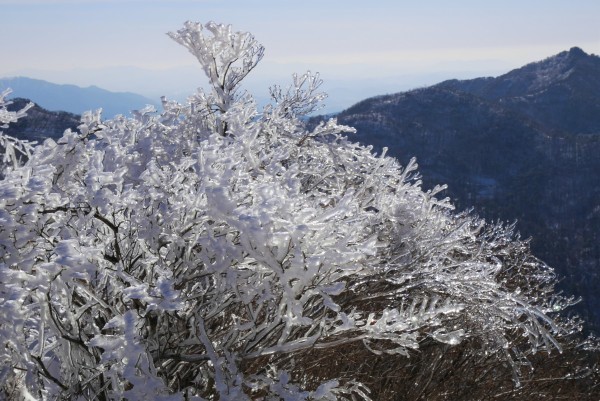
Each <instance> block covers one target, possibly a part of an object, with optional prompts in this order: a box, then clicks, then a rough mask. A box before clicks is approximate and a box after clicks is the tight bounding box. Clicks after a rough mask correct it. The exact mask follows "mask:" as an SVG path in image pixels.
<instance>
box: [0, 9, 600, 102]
mask: <svg viewBox="0 0 600 401" xmlns="http://www.w3.org/2000/svg"><path fill="white" fill-rule="evenodd" d="M185 20H194V21H200V22H206V21H209V20H214V21H217V22H223V23H230V24H232V25H233V27H234V29H236V30H243V31H250V32H252V33H253V34H254V35H255V37H256V38H257V39H258V40H259V41H260V42H261V43H262V44H263V45H264V46H265V47H266V52H265V58H264V60H263V63H262V66H261V67H260V68H259V69H257V70H256V72H255V74H254V77H253V78H252V80H251V81H250V84H249V85H250V86H251V87H252V86H256V87H259V86H265V85H266V83H267V82H272V81H274V82H283V79H284V78H283V77H287V76H289V75H291V73H293V72H304V71H305V70H306V69H311V70H312V71H319V72H320V73H321V76H322V77H323V78H324V80H325V82H326V85H325V89H326V90H328V91H329V92H330V100H329V101H330V102H331V104H335V105H336V106H335V107H341V106H342V105H343V104H344V102H346V103H348V102H350V103H351V102H353V101H355V100H359V99H361V98H364V97H366V96H371V95H375V94H380V93H389V92H395V91H399V90H405V89H408V88H411V87H415V86H421V85H425V84H432V83H435V82H438V81H440V80H443V79H446V78H453V77H458V78H466V77H475V76H481V75H497V74H500V73H503V72H506V71H508V70H509V69H511V68H515V67H519V66H521V65H523V64H525V63H527V62H531V61H536V60H539V59H543V58H545V57H548V56H551V55H553V54H556V53H558V52H560V51H562V50H566V49H568V48H570V47H572V46H579V47H581V48H583V50H585V51H586V52H588V53H595V54H599V53H600V1H598V0H563V1H557V0H502V1H495V2H491V1H483V0H478V1H475V0H454V1H448V0H447V1H441V0H437V1H436V0H429V1H427V0H423V1H416V0H413V1H403V0H379V1H368V2H367V1H365V0H363V1H355V0H343V1H342V0H339V1H338V0H329V1H328V0H320V1H316V0H296V1H286V0H279V1H275V0H265V1H250V0H246V1H243V0H229V1H225V0H197V1H195V0H0V54H1V62H0V77H3V76H16V75H25V76H31V77H35V78H41V79H47V80H50V81H54V82H59V83H74V84H78V85H83V86H86V85H91V84H96V85H98V86H101V87H105V88H107V89H111V90H119V91H133V92H138V93H142V94H145V95H148V96H158V95H159V94H167V95H171V96H176V95H177V94H180V93H183V92H186V91H187V92H192V91H193V90H194V88H195V87H196V86H199V85H201V84H202V83H203V78H202V76H201V74H200V73H199V72H198V70H197V69H196V68H195V66H194V58H193V57H192V56H191V55H189V54H188V53H187V52H186V50H185V49H184V48H182V47H181V46H179V45H177V44H176V43H175V42H173V41H172V40H171V39H169V38H168V37H167V36H166V35H165V33H166V32H167V31H170V30H177V29H178V28H179V27H181V25H182V23H183V22H184V21H185ZM188 87H189V90H188V89H187V88H188ZM335 96H339V98H335ZM338 104H339V106H338ZM349 105H350V104H347V105H346V106H349Z"/></svg>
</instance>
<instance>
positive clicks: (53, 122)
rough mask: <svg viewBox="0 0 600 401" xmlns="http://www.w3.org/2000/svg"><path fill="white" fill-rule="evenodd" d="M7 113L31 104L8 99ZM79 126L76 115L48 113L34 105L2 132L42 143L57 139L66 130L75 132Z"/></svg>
mask: <svg viewBox="0 0 600 401" xmlns="http://www.w3.org/2000/svg"><path fill="white" fill-rule="evenodd" d="M10 101H11V102H12V103H11V104H9V105H8V107H7V109H8V110H9V111H15V110H20V109H22V108H23V107H25V105H27V104H28V103H30V102H31V100H29V99H25V98H21V97H17V98H13V99H10ZM79 124H80V117H79V116H78V115H77V114H73V113H69V112H66V111H49V110H46V109H44V108H43V107H40V106H38V105H35V104H34V106H33V107H32V108H31V109H29V110H28V111H27V116H26V117H24V118H21V119H19V120H18V121H17V122H15V123H13V124H10V125H9V126H8V128H7V129H4V130H2V131H3V132H4V133H5V134H7V135H10V136H13V137H16V138H20V139H26V140H29V141H37V142H40V143H41V142H43V141H44V140H45V139H46V138H53V139H58V138H60V137H61V136H62V134H63V132H64V131H65V130H66V129H72V130H76V129H77V126H78V125H79Z"/></svg>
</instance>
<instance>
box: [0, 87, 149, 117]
mask: <svg viewBox="0 0 600 401" xmlns="http://www.w3.org/2000/svg"><path fill="white" fill-rule="evenodd" d="M7 88H10V89H12V91H13V92H12V94H11V96H13V97H21V98H28V99H31V100H32V101H33V102H34V103H36V104H38V105H40V106H41V107H43V108H45V109H47V110H51V111H67V112H70V113H73V114H82V113H83V112H85V111H87V110H96V109H99V108H102V115H103V116H104V118H112V117H114V116H115V115H117V114H123V115H126V116H128V115H129V112H130V111H132V110H139V109H142V108H144V107H145V106H146V105H148V104H150V105H153V106H155V107H156V108H157V109H158V108H160V104H159V102H157V101H155V100H152V99H148V98H146V97H144V96H141V95H138V94H135V93H130V92H110V91H107V90H105V89H101V88H98V87H97V86H90V87H87V88H81V87H79V86H75V85H59V84H54V83H51V82H47V81H43V80H39V79H32V78H26V77H15V78H1V79H0V91H1V90H4V89H7Z"/></svg>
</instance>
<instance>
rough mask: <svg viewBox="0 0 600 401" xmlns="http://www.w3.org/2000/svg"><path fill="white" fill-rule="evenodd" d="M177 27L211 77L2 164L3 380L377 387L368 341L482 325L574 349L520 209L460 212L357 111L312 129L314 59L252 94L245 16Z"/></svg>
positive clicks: (468, 336) (516, 339)
mask: <svg viewBox="0 0 600 401" xmlns="http://www.w3.org/2000/svg"><path fill="white" fill-rule="evenodd" d="M169 35H170V36H171V37H172V38H173V39H175V41H177V42H179V43H181V44H182V45H184V46H185V47H186V48H187V49H188V50H189V51H190V52H191V53H192V54H193V55H194V56H195V57H196V58H197V59H198V61H199V62H200V65H201V66H202V68H203V69H204V71H205V72H206V75H207V76H208V78H209V83H210V89H209V90H208V91H204V90H198V91H197V92H196V93H195V94H194V95H193V96H191V97H190V98H189V100H188V102H187V103H186V104H179V103H177V102H173V101H168V100H166V99H163V108H164V110H163V111H162V112H160V113H157V112H156V111H155V110H153V109H151V108H147V109H143V110H141V111H138V112H135V113H134V116H133V118H125V117H122V116H119V117H116V118H115V119H113V120H107V121H103V120H102V119H101V115H100V112H95V113H91V112H89V113H86V114H84V116H83V117H82V122H81V125H80V126H79V128H78V132H71V131H69V130H68V131H66V132H65V134H64V136H63V137H62V138H61V139H60V140H58V142H55V141H53V140H50V139H49V140H46V141H45V142H44V143H43V144H41V145H39V146H37V147H35V148H34V149H32V150H31V151H30V152H29V154H28V161H27V163H26V164H24V165H22V166H19V165H18V164H16V163H13V166H12V167H11V169H8V171H7V173H6V177H5V178H4V179H3V180H2V181H0V222H1V225H0V305H1V308H0V322H2V324H1V325H0V385H1V386H2V387H1V390H0V391H1V393H0V394H1V396H0V397H5V398H8V399H19V398H24V399H47V400H59V399H75V400H96V399H100V400H121V399H128V400H148V399H156V400H221V401H225V400H258V399H261V400H278V399H284V400H290V401H291V400H298V401H299V400H334V399H352V400H354V399H370V398H375V399H376V398H378V393H373V392H371V391H370V390H369V388H368V387H369V386H368V385H367V384H366V381H367V380H365V372H364V369H363V368H361V366H369V361H372V360H375V359H377V360H382V358H383V360H385V361H386V363H390V364H392V365H391V366H396V365H397V364H398V362H397V361H407V360H410V358H411V356H412V357H413V359H414V355H416V354H418V353H419V352H422V353H423V354H425V352H426V351H425V350H429V349H431V347H435V346H440V347H443V349H447V348H448V349H453V348H456V347H461V346H462V347H464V344H467V343H468V344H469V347H470V348H469V349H472V350H473V351H472V353H471V355H486V357H491V358H494V360H496V361H499V363H500V364H505V365H507V366H510V371H511V372H512V373H513V374H514V383H512V385H513V386H518V385H519V383H518V382H519V378H520V377H522V376H523V375H524V374H525V371H526V370H527V367H526V364H527V363H528V361H529V360H530V359H531V358H532V355H533V354H534V353H536V352H541V351H544V352H545V353H559V352H560V351H561V348H562V347H563V345H562V344H563V343H565V342H564V341H563V340H562V339H563V338H566V336H568V335H570V334H571V333H572V332H573V330H575V329H576V324H575V321H573V320H569V319H565V318H560V317H559V315H558V314H559V313H560V312H561V311H562V310H563V309H564V308H565V307H566V306H568V305H569V303H570V302H571V300H570V299H566V298H562V297H560V296H558V295H557V294H555V293H554V288H553V286H554V283H555V277H554V274H553V271H552V269H550V268H549V267H547V266H546V265H544V264H543V263H542V262H540V261H539V260H537V259H535V258H534V257H532V256H531V255H530V254H529V250H528V247H527V244H526V243H524V242H522V241H520V240H519V239H518V238H515V237H514V236H513V234H512V231H511V228H510V227H504V226H502V225H489V224H486V223H484V222H483V221H480V220H478V219H477V218H475V217H472V216H470V215H468V214H458V213H455V212H454V211H453V208H452V206H451V204H450V203H449V201H448V200H440V199H439V198H438V197H437V194H438V192H439V190H440V189H442V188H437V189H436V190H434V191H430V192H424V191H423V190H422V189H421V187H420V182H419V180H418V177H417V176H416V173H415V169H416V164H415V163H414V162H411V164H409V165H408V166H404V167H402V166H400V165H399V164H398V163H397V161H396V160H394V159H392V158H389V157H386V156H385V155H384V154H382V155H375V154H373V153H372V152H371V149H370V148H365V147H363V146H360V145H358V144H356V143H353V142H352V141H351V140H349V139H348V138H347V137H346V136H344V135H345V134H346V133H350V132H352V131H353V130H352V128H350V127H345V126H340V125H338V124H337V123H336V121H335V120H329V121H328V122H326V123H322V124H320V125H318V126H317V127H316V128H314V129H310V130H309V129H307V127H306V125H305V124H304V123H303V121H304V119H303V117H304V116H305V115H306V114H307V113H310V112H312V111H314V110H315V108H316V107H317V106H318V104H319V102H320V101H321V100H322V99H323V97H324V96H323V95H322V94H321V93H319V92H318V90H319V85H320V79H319V77H318V75H316V74H310V73H307V74H304V75H294V77H293V82H292V84H291V85H290V86H289V88H281V87H274V88H272V89H271V94H272V98H273V102H272V104H271V105H269V106H267V107H265V108H264V109H262V110H260V111H259V110H258V109H257V106H256V105H255V103H254V100H253V98H252V97H251V96H250V95H249V94H247V93H245V92H243V91H242V90H241V89H240V83H241V82H242V80H243V78H244V77H245V76H246V75H247V74H248V73H249V72H250V71H252V69H253V68H254V67H255V66H256V64H257V63H258V61H260V59H261V58H262V56H263V48H262V46H261V45H259V44H258V43H257V42H256V40H255V39H254V38H253V36H251V35H250V34H248V33H240V32H234V31H233V30H232V29H231V27H230V26H225V25H219V24H215V23H212V22H211V23H208V24H206V25H204V26H203V25H200V24H197V23H191V22H190V23H186V24H185V26H184V28H182V29H181V30H179V31H177V32H174V33H170V34H169ZM5 115H8V116H9V118H4V117H2V118H3V120H2V122H10V121H12V119H14V118H13V117H18V115H11V114H6V113H4V114H0V116H5ZM10 157H11V161H12V160H13V159H14V158H13V156H10ZM569 344H570V343H569ZM440 349H441V348H440ZM348 352H352V353H355V354H356V355H361V356H364V357H365V359H363V360H361V361H360V362H358V363H356V365H355V366H354V367H353V366H352V364H348V363H345V362H344V358H347V357H348ZM432 355H433V354H432ZM440 355H441V354H440ZM438 356H439V355H437V354H435V358H436V361H432V363H439V362H437V358H438ZM439 357H440V358H441V356H439ZM481 358H483V356H482V357H481ZM395 364H396V365H395ZM359 365H360V366H359ZM322 366H327V369H322V368H321V367H322ZM361 369H362V370H361ZM372 375H377V372H376V371H374V372H372ZM430 381H431V380H430ZM380 399H382V398H380Z"/></svg>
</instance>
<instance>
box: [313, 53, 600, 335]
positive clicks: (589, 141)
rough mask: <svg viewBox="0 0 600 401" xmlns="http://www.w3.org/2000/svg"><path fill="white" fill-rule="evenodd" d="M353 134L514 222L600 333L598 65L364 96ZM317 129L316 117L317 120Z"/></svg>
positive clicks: (561, 60) (353, 116) (555, 60)
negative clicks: (578, 300) (578, 298)
mask: <svg viewBox="0 0 600 401" xmlns="http://www.w3.org/2000/svg"><path fill="white" fill-rule="evenodd" d="M337 117H338V121H339V122H340V123H342V124H347V125H350V126H353V127H356V129H357V131H358V132H357V134H356V135H353V136H351V138H352V139H355V140H357V141H359V142H361V143H363V144H369V145H373V146H374V148H375V150H377V151H381V148H382V147H388V148H389V151H388V154H389V155H392V156H395V157H397V158H398V159H399V160H400V161H401V163H403V164H406V163H407V162H408V161H409V159H410V158H411V157H413V156H415V157H416V158H417V161H418V163H419V166H420V169H419V170H420V172H421V175H422V177H423V181H424V185H425V186H426V187H433V186H434V185H435V184H443V183H445V184H448V186H449V188H448V190H447V192H446V194H447V195H448V196H450V197H451V198H452V199H453V200H454V203H455V204H456V205H457V206H458V207H459V208H460V209H469V208H474V210H475V213H477V214H479V215H480V216H482V217H485V218H486V219H488V220H494V221H495V220H500V221H507V222H513V221H515V220H517V226H516V227H517V230H518V231H519V232H520V233H521V234H522V236H523V237H532V242H531V244H532V248H533V250H534V253H535V254H536V255H537V256H538V257H540V258H541V259H542V260H544V261H546V262H547V263H548V264H550V265H551V266H553V267H555V269H556V270H557V271H558V273H559V274H560V275H561V276H562V277H563V281H562V286H563V288H564V289H565V291H568V292H569V293H571V294H577V295H580V296H582V297H583V300H582V302H581V303H580V304H579V305H578V309H579V310H578V312H580V313H581V314H583V315H584V317H585V318H587V319H588V320H589V321H591V323H592V327H593V328H594V330H595V331H598V329H599V328H600V292H599V291H598V289H599V288H600V57H598V56H595V55H589V54H586V53H585V52H584V51H583V50H581V49H579V48H576V47H574V48H572V49H570V50H569V51H565V52H562V53H560V54H557V55H555V56H553V57H550V58H547V59H545V60H543V61H540V62H536V63H532V64H528V65H526V66H524V67H522V68H519V69H516V70H513V71H510V72H508V73H507V74H504V75H501V76H499V77H496V78H478V79H472V80H464V81H459V80H450V81H445V82H442V83H440V84H437V85H434V86H431V87H426V88H421V89H416V90H412V91H409V92H403V93H398V94H393V95H386V96H379V97H375V98H370V99H367V100H364V101H362V102H360V103H358V104H356V105H354V106H352V107H350V108H349V109H347V110H345V111H343V112H342V113H340V114H339V115H338V116H337ZM313 122H314V121H313Z"/></svg>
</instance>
